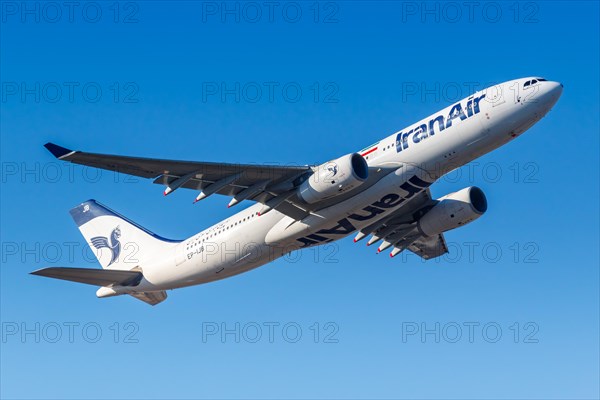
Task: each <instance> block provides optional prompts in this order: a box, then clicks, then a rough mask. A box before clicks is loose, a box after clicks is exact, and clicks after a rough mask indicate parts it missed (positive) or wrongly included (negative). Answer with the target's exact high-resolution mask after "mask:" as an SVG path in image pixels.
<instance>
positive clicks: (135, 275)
mask: <svg viewBox="0 0 600 400" xmlns="http://www.w3.org/2000/svg"><path fill="white" fill-rule="evenodd" d="M31 274H32V275H39V276H46V277H48V278H55V279H63V280H65V281H73V282H79V283H87V284H88V285H96V286H112V285H122V286H128V285H135V284H136V283H138V282H139V281H140V280H141V279H142V273H141V272H135V271H117V270H110V269H95V268H66V267H50V268H44V269H40V270H37V271H33V272H31Z"/></svg>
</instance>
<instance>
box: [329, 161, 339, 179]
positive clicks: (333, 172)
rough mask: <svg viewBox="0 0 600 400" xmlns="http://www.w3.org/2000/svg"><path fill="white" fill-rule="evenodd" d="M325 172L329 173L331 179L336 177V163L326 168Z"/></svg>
mask: <svg viewBox="0 0 600 400" xmlns="http://www.w3.org/2000/svg"><path fill="white" fill-rule="evenodd" d="M327 171H329V172H330V173H331V178H333V177H334V176H336V175H337V173H338V167H337V164H336V163H331V164H329V165H328V166H327Z"/></svg>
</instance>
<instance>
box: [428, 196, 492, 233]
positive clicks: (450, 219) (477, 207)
mask: <svg viewBox="0 0 600 400" xmlns="http://www.w3.org/2000/svg"><path fill="white" fill-rule="evenodd" d="M486 210H487V199H486V198H485V194H483V191H482V190H481V189H479V188H478V187H476V186H471V187H468V188H464V189H462V190H459V191H458V192H454V193H451V194H448V195H446V196H444V197H442V198H440V199H439V202H438V203H437V204H436V205H435V206H434V207H433V208H432V209H431V210H429V212H427V214H425V215H424V216H423V217H422V218H421V219H420V220H419V222H418V223H417V228H418V230H419V232H421V233H422V234H423V235H425V236H435V235H438V234H440V233H442V232H446V231H449V230H451V229H455V228H458V227H459V226H463V225H466V224H468V223H469V222H472V221H475V220H476V219H477V218H479V217H481V216H482V215H483V213H485V212H486Z"/></svg>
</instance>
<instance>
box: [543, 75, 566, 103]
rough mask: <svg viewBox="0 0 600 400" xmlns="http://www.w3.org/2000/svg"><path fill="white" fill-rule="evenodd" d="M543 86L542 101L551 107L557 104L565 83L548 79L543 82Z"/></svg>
mask: <svg viewBox="0 0 600 400" xmlns="http://www.w3.org/2000/svg"><path fill="white" fill-rule="evenodd" d="M543 83H544V85H543V86H542V87H543V89H542V99H543V100H542V101H543V102H544V103H545V105H546V107H548V108H551V107H552V106H554V104H556V102H557V101H558V99H559V98H560V96H561V95H562V92H563V84H562V83H560V82H554V81H547V82H543Z"/></svg>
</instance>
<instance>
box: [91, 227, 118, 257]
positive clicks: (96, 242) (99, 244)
mask: <svg viewBox="0 0 600 400" xmlns="http://www.w3.org/2000/svg"><path fill="white" fill-rule="evenodd" d="M120 237H121V228H119V227H118V226H117V227H116V228H115V229H113V231H112V232H111V233H110V242H109V239H108V238H106V236H96V237H93V238H92V239H91V242H92V245H93V246H94V247H95V248H97V249H98V250H101V249H103V248H105V247H106V248H108V249H109V250H110V252H111V258H110V262H109V263H108V265H107V267H108V266H109V265H111V264H112V263H114V262H115V261H116V260H117V259H118V258H119V254H121V242H120V241H119V238H120Z"/></svg>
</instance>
